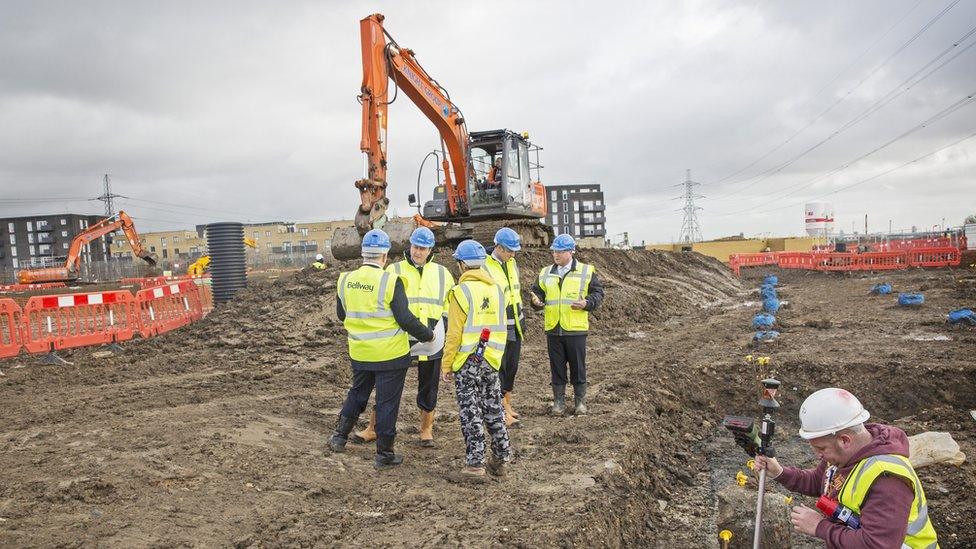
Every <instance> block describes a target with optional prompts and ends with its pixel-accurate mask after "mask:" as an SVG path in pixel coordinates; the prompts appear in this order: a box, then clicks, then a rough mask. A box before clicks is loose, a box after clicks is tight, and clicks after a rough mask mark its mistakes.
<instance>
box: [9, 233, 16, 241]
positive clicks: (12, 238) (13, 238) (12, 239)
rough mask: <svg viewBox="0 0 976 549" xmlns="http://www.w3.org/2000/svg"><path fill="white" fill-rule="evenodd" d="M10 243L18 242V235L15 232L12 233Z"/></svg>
mask: <svg viewBox="0 0 976 549" xmlns="http://www.w3.org/2000/svg"><path fill="white" fill-rule="evenodd" d="M10 243H11V244H17V235H15V234H14V233H10Z"/></svg>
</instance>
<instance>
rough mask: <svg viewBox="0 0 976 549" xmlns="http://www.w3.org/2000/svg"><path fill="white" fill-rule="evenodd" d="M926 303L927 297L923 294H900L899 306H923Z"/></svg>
mask: <svg viewBox="0 0 976 549" xmlns="http://www.w3.org/2000/svg"><path fill="white" fill-rule="evenodd" d="M922 303H925V296H924V295H922V294H898V304H899V305H901V306H902V307H909V306H913V305H921V304H922Z"/></svg>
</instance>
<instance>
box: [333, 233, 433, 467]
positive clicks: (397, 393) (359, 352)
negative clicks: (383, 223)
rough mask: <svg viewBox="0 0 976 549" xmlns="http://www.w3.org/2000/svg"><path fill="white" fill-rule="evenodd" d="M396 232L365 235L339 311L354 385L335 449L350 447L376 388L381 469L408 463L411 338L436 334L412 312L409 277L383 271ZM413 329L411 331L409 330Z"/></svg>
mask: <svg viewBox="0 0 976 549" xmlns="http://www.w3.org/2000/svg"><path fill="white" fill-rule="evenodd" d="M389 251H390V237H389V236H387V234H386V233H385V232H383V231H381V230H379V229H373V230H371V231H369V232H368V233H366V234H365V235H364V236H363V243H362V257H363V264H362V266H361V267H359V268H358V269H356V270H355V271H349V272H344V273H342V274H341V275H339V281H338V283H337V286H336V287H337V292H338V294H339V295H338V299H337V300H336V315H337V316H338V317H339V320H341V321H342V322H343V324H344V325H345V327H346V331H347V332H348V343H349V358H350V360H351V361H352V386H351V387H350V388H349V394H348V396H346V401H345V403H344V404H343V405H342V410H341V411H340V412H339V421H338V423H337V425H336V429H335V433H334V434H333V435H332V437H331V438H330V439H329V446H330V447H331V448H332V450H333V451H334V452H343V451H345V447H346V441H347V440H348V437H349V433H350V431H352V428H353V426H354V425H355V424H356V420H358V419H359V415H360V414H362V413H363V410H365V409H366V404H367V403H368V402H369V394H370V393H371V392H372V391H373V388H374V387H375V388H376V411H375V414H376V435H377V436H376V459H375V461H374V466H375V467H376V468H377V469H387V468H390V467H394V466H396V465H399V464H400V463H402V462H403V456H401V455H399V454H397V453H395V452H394V451H393V441H394V438H395V437H396V422H397V414H398V413H399V411H400V397H401V396H402V395H403V382H404V380H405V379H406V375H407V368H409V367H410V363H411V360H410V337H413V338H414V339H416V340H417V341H430V340H432V339H433V338H434V333H433V331H431V329H430V328H428V327H427V326H425V325H424V324H423V323H422V322H420V320H418V319H417V317H415V316H414V315H413V313H411V312H410V306H409V302H408V301H407V294H406V292H405V291H404V288H403V281H402V280H401V279H400V278H399V277H398V276H396V275H394V274H391V273H388V272H386V271H384V270H383V267H384V266H385V265H386V260H387V253H389ZM408 334H409V335H408Z"/></svg>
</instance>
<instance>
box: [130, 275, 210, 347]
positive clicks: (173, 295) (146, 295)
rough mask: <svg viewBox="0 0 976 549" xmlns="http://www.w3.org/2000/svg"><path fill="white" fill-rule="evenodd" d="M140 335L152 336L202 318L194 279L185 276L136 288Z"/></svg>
mask: <svg viewBox="0 0 976 549" xmlns="http://www.w3.org/2000/svg"><path fill="white" fill-rule="evenodd" d="M136 303H137V304H138V307H139V320H140V322H139V324H140V328H141V333H142V337H152V336H154V335H158V334H162V333H165V332H168V331H170V330H175V329H176V328H179V327H181V326H186V325H187V324H189V323H191V322H195V321H197V320H200V319H201V318H203V302H202V300H201V297H200V291H199V290H198V289H197V285H196V282H194V281H192V280H184V281H181V282H175V283H172V284H167V285H165V286H156V287H153V288H146V289H143V290H139V291H138V292H136Z"/></svg>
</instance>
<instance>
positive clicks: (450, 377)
mask: <svg viewBox="0 0 976 549" xmlns="http://www.w3.org/2000/svg"><path fill="white" fill-rule="evenodd" d="M441 381H443V382H445V383H451V382H452V381H454V372H444V373H442V374H441Z"/></svg>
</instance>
